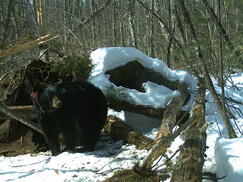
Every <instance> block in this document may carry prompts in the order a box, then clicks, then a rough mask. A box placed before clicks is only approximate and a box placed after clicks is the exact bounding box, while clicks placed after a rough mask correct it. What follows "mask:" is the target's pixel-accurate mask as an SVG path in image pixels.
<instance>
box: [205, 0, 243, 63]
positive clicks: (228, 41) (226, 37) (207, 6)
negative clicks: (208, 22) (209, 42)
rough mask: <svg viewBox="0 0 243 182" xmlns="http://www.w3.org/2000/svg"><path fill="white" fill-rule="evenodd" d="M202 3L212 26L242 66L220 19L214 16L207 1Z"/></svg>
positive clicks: (242, 61)
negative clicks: (214, 26) (213, 25)
mask: <svg viewBox="0 0 243 182" xmlns="http://www.w3.org/2000/svg"><path fill="white" fill-rule="evenodd" d="M202 2H203V4H204V5H205V7H206V9H207V11H208V12H209V14H210V17H211V19H212V20H213V22H214V24H215V25H216V27H217V29H218V32H219V33H220V34H221V35H222V37H223V38H224V40H225V42H226V43H227V45H228V47H229V48H230V50H231V51H232V52H233V53H234V54H235V55H236V57H237V59H238V58H239V61H240V62H241V64H242V65H243V60H242V58H240V53H239V52H238V51H237V50H234V46H233V44H232V42H231V41H230V39H229V36H228V35H227V33H226V31H225V29H224V27H223V25H222V24H221V21H220V19H219V18H218V17H217V16H216V14H215V13H214V11H213V9H212V8H211V7H210V6H209V4H208V2H207V0H202Z"/></svg>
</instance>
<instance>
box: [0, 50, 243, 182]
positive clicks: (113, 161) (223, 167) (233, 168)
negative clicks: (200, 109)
mask: <svg viewBox="0 0 243 182" xmlns="http://www.w3.org/2000/svg"><path fill="white" fill-rule="evenodd" d="M91 59H92V60H93V61H94V62H95V63H96V66H95V67H94V70H93V72H92V75H91V78H90V82H92V83H94V84H97V83H99V85H98V84H97V85H98V86H100V88H101V89H105V88H107V87H110V86H113V87H114V88H115V89H118V90H119V89H120V90H124V89H121V88H119V87H117V86H116V85H114V84H112V83H110V82H109V80H108V77H109V75H104V73H105V71H106V70H109V69H113V68H115V67H117V66H120V65H121V64H123V65H124V64H126V63H127V62H128V61H133V60H137V61H139V62H140V63H141V64H142V65H144V66H145V67H148V68H152V69H154V70H156V71H158V72H160V73H162V74H163V75H165V76H166V77H167V78H168V79H171V80H180V81H186V82H187V83H188V84H189V85H190V86H191V91H194V90H195V88H196V87H195V84H196V82H195V80H194V79H193V78H192V77H191V76H190V75H189V74H188V73H186V72H184V71H172V70H169V69H168V67H167V66H165V65H164V63H162V62H161V61H159V60H156V59H152V58H149V57H148V56H146V55H144V54H143V53H142V52H141V51H139V50H137V49H134V48H101V49H98V50H96V51H94V52H92V53H91ZM104 61H105V62H106V63H105V64H104V65H102V64H100V63H101V62H104ZM101 73H102V74H101ZM242 80H243V74H242V73H237V74H234V75H232V80H230V81H229V82H227V85H226V87H225V93H226V96H227V97H229V98H232V99H235V100H236V101H238V102H241V103H243V81H242ZM230 82H232V83H234V85H235V86H237V88H238V89H239V90H238V89H237V88H236V87H233V86H232V83H230ZM214 83H215V87H216V90H217V92H218V93H220V92H221V90H220V88H219V87H217V85H216V81H215V80H214ZM146 86H147V88H148V89H147V90H146V93H145V94H144V95H142V94H141V93H138V92H136V91H134V90H133V89H127V90H126V93H127V94H130V95H136V97H134V98H137V99H138V98H139V99H138V101H144V102H146V103H147V104H148V105H151V106H154V107H163V106H166V104H168V103H167V102H168V101H169V100H171V99H172V98H173V97H174V96H175V95H177V94H178V93H175V92H174V93H173V91H170V90H166V89H163V88H162V87H160V86H158V85H156V84H154V83H151V82H150V83H147V85H146ZM160 89H161V90H162V91H161V90H160ZM165 91H166V92H168V93H169V94H168V95H167V96H166V97H164V96H163V94H165V93H164V92H165ZM170 92H172V93H170ZM146 94H147V97H146V96H145V95H146ZM153 95H156V96H157V97H159V98H154V97H152V96H153ZM150 97H152V99H151V98H150ZM148 98H150V99H148ZM162 98H165V100H166V101H165V102H164V104H163V105H156V103H157V101H158V99H160V100H161V99H162ZM206 99H207V101H208V102H207V103H206V121H207V122H212V123H213V124H211V125H210V126H209V127H208V129H207V135H208V137H207V146H209V149H207V151H206V154H207V157H206V161H205V164H204V172H206V171H210V172H217V177H223V176H225V175H226V177H225V178H224V179H223V180H220V181H224V182H240V181H243V180H242V179H243V148H242V144H243V139H242V135H241V134H240V133H239V132H237V135H238V136H239V137H240V138H238V139H225V138H227V132H226V129H225V126H224V124H223V122H222V120H221V118H220V115H219V113H218V111H217V109H216V107H215V104H214V103H213V100H212V97H211V95H210V93H209V92H207V93H206ZM135 100H136V99H135ZM229 104H230V105H231V106H232V107H231V111H232V112H233V114H234V115H235V116H236V122H237V124H238V127H239V128H240V130H241V131H242V130H243V119H242V111H243V106H242V104H241V105H240V104H236V103H234V102H229ZM234 108H237V109H234ZM109 114H112V115H116V116H117V117H119V118H121V119H122V120H124V121H126V122H128V123H130V124H131V125H133V126H135V127H136V123H134V122H131V121H134V120H135V119H136V118H139V119H138V120H141V119H142V120H148V118H145V116H140V115H134V114H133V113H127V112H124V111H122V112H115V111H113V110H109ZM158 124H159V123H158V121H156V120H153V126H152V127H151V126H149V127H150V128H148V126H147V123H145V124H144V123H142V122H141V123H139V124H137V125H139V127H137V128H138V129H139V130H141V131H143V132H147V133H144V134H145V135H146V136H148V137H150V138H153V139H154V138H155V137H156V133H157V131H158V128H153V127H157V126H158ZM233 125H234V127H236V125H235V124H234V123H233ZM236 130H237V129H236ZM237 131H238V130H237ZM182 138H183V137H182V136H179V137H177V138H176V139H175V141H174V142H173V144H172V146H171V147H170V150H172V151H176V150H177V149H178V146H179V145H182V144H183V140H182ZM146 154H147V151H144V150H136V149H135V146H134V145H123V144H122V142H121V141H113V140H112V139H111V138H110V137H109V136H106V135H102V137H101V140H100V142H99V143H98V144H97V146H96V149H95V151H93V152H86V153H68V152H64V153H62V154H60V155H58V156H51V155H50V152H46V153H39V154H38V155H36V154H28V155H21V156H16V157H4V156H1V157H0V166H1V167H0V181H1V182H2V181H18V182H21V181H23V182H25V181H45V182H46V181H82V182H86V181H102V180H104V179H106V178H108V177H110V176H112V175H113V174H114V172H115V171H116V170H118V169H130V168H132V167H133V165H134V164H135V163H136V162H137V161H141V160H142V159H143V158H144V157H145V156H146ZM168 155H169V156H170V155H172V154H168ZM164 161H165V159H162V160H161V161H160V162H159V164H158V165H159V167H157V169H156V170H157V171H158V172H163V167H164V166H163V162H164ZM172 161H173V162H175V161H176V158H173V160H172ZM167 181H169V180H167ZM206 181H210V180H204V182H206Z"/></svg>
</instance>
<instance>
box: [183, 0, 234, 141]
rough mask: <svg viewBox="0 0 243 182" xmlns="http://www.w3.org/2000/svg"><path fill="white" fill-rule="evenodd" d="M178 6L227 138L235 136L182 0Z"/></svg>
mask: <svg viewBox="0 0 243 182" xmlns="http://www.w3.org/2000/svg"><path fill="white" fill-rule="evenodd" d="M179 6H180V8H181V10H182V13H183V16H184V18H185V22H186V23H187V24H188V26H189V30H190V32H191V34H192V38H193V41H194V42H195V47H194V49H195V51H196V52H197V57H198V59H199V62H200V63H201V64H202V71H203V75H204V78H205V82H206V86H207V88H208V90H209V91H210V93H211V94H212V97H213V100H214V102H215V104H216V106H217V108H218V110H219V113H220V115H221V117H222V119H223V122H224V124H225V127H226V128H227V132H228V136H229V138H237V136H236V134H235V131H234V129H233V127H232V125H231V123H230V120H229V118H228V117H227V115H226V113H225V112H223V108H222V103H221V101H220V100H219V98H218V96H217V92H216V91H215V88H214V85H213V82H212V80H211V78H210V76H209V73H208V68H207V65H206V63H205V60H204V58H203V54H202V52H201V48H200V45H199V42H198V39H197V35H196V32H195V29H194V27H193V25H192V22H191V19H190V16H189V14H188V12H187V10H186V7H185V4H184V1H183V0H179Z"/></svg>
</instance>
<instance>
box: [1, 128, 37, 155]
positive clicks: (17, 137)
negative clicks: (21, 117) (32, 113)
mask: <svg viewBox="0 0 243 182" xmlns="http://www.w3.org/2000/svg"><path fill="white" fill-rule="evenodd" d="M32 135H33V133H32V131H31V130H30V129H29V128H26V127H23V128H21V129H20V130H16V132H12V133H11V136H10V139H9V142H0V156H2V155H3V156H5V157H10V156H18V155H25V154H29V153H38V152H36V151H35V148H36V147H35V145H34V143H33V142H32Z"/></svg>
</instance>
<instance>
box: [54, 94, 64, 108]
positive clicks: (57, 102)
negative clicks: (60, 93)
mask: <svg viewBox="0 0 243 182" xmlns="http://www.w3.org/2000/svg"><path fill="white" fill-rule="evenodd" d="M61 106H62V101H60V99H58V97H56V96H55V97H53V99H52V108H55V109H58V108H60V107H61Z"/></svg>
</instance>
